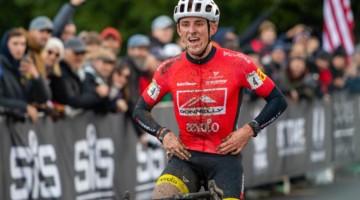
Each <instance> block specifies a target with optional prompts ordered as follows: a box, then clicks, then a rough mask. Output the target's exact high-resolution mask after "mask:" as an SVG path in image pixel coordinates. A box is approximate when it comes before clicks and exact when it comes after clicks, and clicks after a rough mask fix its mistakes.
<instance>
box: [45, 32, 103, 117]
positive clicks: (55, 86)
mask: <svg viewBox="0 0 360 200" xmlns="http://www.w3.org/2000/svg"><path fill="white" fill-rule="evenodd" d="M64 47H65V53H64V59H63V60H62V61H61V62H60V68H61V74H62V77H61V79H60V80H59V81H52V82H51V88H52V91H53V92H54V94H53V100H54V101H55V102H57V103H60V104H63V105H67V106H65V114H66V115H68V116H73V115H74V114H76V113H77V110H75V109H91V108H93V107H94V106H96V105H97V104H98V103H99V102H100V101H101V100H102V99H101V98H102V97H103V96H106V95H107V94H108V87H99V88H97V90H96V91H97V92H98V93H93V92H85V88H84V87H85V86H84V84H83V81H84V79H85V73H84V72H83V69H82V68H83V64H84V61H85V53H86V48H85V45H84V43H83V42H82V41H81V40H80V39H79V38H72V39H70V40H67V41H66V42H65V43H64ZM69 106H70V107H69ZM74 108H75V109H74Z"/></svg>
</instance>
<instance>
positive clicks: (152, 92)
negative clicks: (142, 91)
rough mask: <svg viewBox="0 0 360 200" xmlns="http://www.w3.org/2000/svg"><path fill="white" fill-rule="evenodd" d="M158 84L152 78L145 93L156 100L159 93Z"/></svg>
mask: <svg viewBox="0 0 360 200" xmlns="http://www.w3.org/2000/svg"><path fill="white" fill-rule="evenodd" d="M160 89H161V87H160V85H158V84H157V83H156V81H155V80H153V81H152V82H151V84H150V86H149V89H148V91H147V94H148V95H149V96H150V97H151V98H152V99H153V100H156V99H157V98H158V96H159V94H160Z"/></svg>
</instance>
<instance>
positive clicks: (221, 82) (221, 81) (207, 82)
mask: <svg viewBox="0 0 360 200" xmlns="http://www.w3.org/2000/svg"><path fill="white" fill-rule="evenodd" d="M226 83H227V80H211V81H205V84H206V85H220V84H226Z"/></svg>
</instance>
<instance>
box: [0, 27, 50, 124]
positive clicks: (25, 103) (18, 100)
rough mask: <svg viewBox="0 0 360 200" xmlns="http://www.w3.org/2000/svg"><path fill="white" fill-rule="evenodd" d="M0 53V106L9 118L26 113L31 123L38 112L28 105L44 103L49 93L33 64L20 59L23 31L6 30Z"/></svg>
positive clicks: (28, 60) (24, 42)
mask: <svg viewBox="0 0 360 200" xmlns="http://www.w3.org/2000/svg"><path fill="white" fill-rule="evenodd" d="M0 50H1V56H0V71H1V73H0V105H1V106H3V107H5V111H8V112H7V114H9V115H10V116H11V115H13V116H14V115H15V116H17V117H23V115H24V114H25V113H26V114H28V115H29V117H30V119H31V121H33V122H35V121H36V120H37V118H38V115H37V114H38V110H37V108H36V107H34V106H33V105H32V103H45V102H46V101H47V100H49V99H50V93H49V92H48V91H49V90H48V89H47V87H46V84H45V82H44V79H43V77H42V76H41V74H40V73H39V72H38V71H37V69H36V67H35V65H34V62H33V61H32V60H31V58H30V57H24V55H25V50H26V31H25V30H24V29H22V28H13V29H11V30H9V31H7V32H6V33H5V34H4V36H3V38H2V40H1V44H0ZM22 59H23V61H21V60H22Z"/></svg>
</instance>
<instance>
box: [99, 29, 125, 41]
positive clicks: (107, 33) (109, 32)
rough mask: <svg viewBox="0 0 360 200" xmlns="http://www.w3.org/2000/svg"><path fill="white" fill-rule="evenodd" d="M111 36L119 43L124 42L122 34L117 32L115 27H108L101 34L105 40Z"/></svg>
mask: <svg viewBox="0 0 360 200" xmlns="http://www.w3.org/2000/svg"><path fill="white" fill-rule="evenodd" d="M109 36H111V37H113V38H115V40H116V41H118V42H119V43H121V41H122V40H121V35H120V32H119V31H118V30H116V29H115V28H114V27H106V28H105V29H104V30H103V31H102V32H101V39H105V38H107V37H109Z"/></svg>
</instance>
